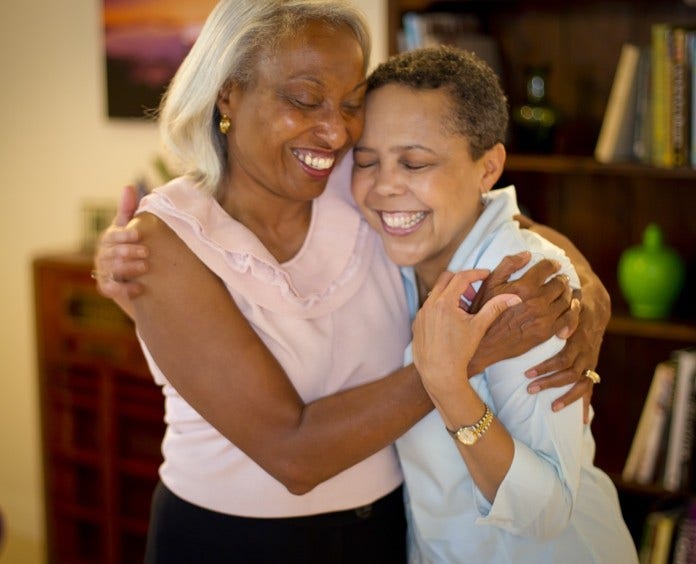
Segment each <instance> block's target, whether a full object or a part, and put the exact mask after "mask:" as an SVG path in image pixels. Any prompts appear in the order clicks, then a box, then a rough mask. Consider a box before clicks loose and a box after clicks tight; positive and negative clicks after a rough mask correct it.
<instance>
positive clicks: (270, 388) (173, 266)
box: [133, 214, 432, 494]
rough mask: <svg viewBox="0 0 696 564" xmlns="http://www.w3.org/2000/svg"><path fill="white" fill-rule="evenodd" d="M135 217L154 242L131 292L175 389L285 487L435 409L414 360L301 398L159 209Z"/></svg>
mask: <svg viewBox="0 0 696 564" xmlns="http://www.w3.org/2000/svg"><path fill="white" fill-rule="evenodd" d="M134 223H135V224H137V229H138V231H139V233H140V236H141V239H142V243H143V244H145V245H147V247H149V249H150V257H149V259H148V262H149V269H148V271H147V272H146V273H145V274H143V275H142V276H140V277H139V282H140V284H141V285H142V292H141V293H140V295H138V296H136V297H134V298H133V307H134V314H135V320H136V325H137V328H138V332H139V334H140V336H141V338H142V339H143V340H144V341H145V342H146V343H147V346H148V349H149V351H150V352H151V354H152V356H153V358H154V359H155V361H156V362H157V365H158V366H159V368H160V369H161V370H162V372H163V373H164V374H165V375H166V376H167V379H168V380H169V381H170V382H171V384H172V385H173V386H174V387H175V388H176V390H177V391H178V392H179V394H180V395H181V396H182V397H183V398H184V399H185V400H186V401H187V402H188V403H189V404H190V405H191V406H192V407H193V408H194V409H196V411H198V412H199V413H200V414H201V415H202V416H203V417H204V418H205V419H206V420H207V421H208V422H209V423H210V424H211V425H213V426H214V427H215V428H216V429H217V430H218V431H219V432H220V433H221V434H223V435H224V436H225V437H227V438H228V439H229V440H230V441H232V442H233V443H234V444H235V445H236V446H238V447H239V448H240V449H241V450H243V451H244V452H245V453H246V454H247V455H248V456H249V457H251V458H252V459H253V460H254V461H255V462H257V463H258V464H259V465H260V466H261V467H263V468H264V469H265V470H266V471H267V472H268V473H269V474H271V475H272V476H273V477H275V478H276V479H277V480H279V481H280V482H282V483H283V484H284V485H285V486H286V487H287V488H288V490H290V491H291V492H293V493H296V494H301V493H305V492H307V491H309V490H311V489H312V488H314V487H315V486H316V485H317V484H319V483H321V482H323V481H325V480H327V479H328V478H330V477H332V476H334V475H336V474H337V473H339V472H341V471H342V470H344V469H346V468H348V467H350V466H352V465H354V464H356V463H357V462H360V461H361V460H363V459H365V458H366V457H368V456H370V455H371V454H374V453H375V452H377V451H379V450H380V449H382V448H384V447H386V446H387V445H389V444H391V443H392V442H393V441H394V440H395V439H396V438H398V437H399V436H400V435H402V434H403V433H404V432H405V431H406V430H407V429H408V428H409V427H411V426H412V425H413V424H414V423H416V422H417V421H418V420H419V419H421V418H422V417H423V416H424V415H425V414H427V413H428V412H429V411H430V410H431V409H432V404H431V402H430V400H429V398H428V396H427V394H426V393H425V391H424V389H423V387H422V384H421V382H420V378H419V376H418V374H417V372H416V370H415V369H414V368H413V366H410V367H407V368H402V369H400V370H397V371H396V372H394V373H392V374H390V375H389V376H387V377H385V378H382V379H380V380H377V381H375V382H372V383H370V384H366V385H362V386H359V387H356V388H353V389H350V390H346V391H343V392H340V393H337V394H334V395H331V396H327V397H324V398H321V399H319V400H316V401H313V402H311V403H308V404H304V403H303V401H302V399H301V398H300V396H299V395H298V393H297V392H296V390H295V389H294V387H293V386H292V384H291V382H290V381H289V379H288V378H287V376H286V375H285V373H284V371H283V369H282V367H281V366H280V365H279V363H278V362H277V361H276V359H275V358H274V357H273V355H272V354H271V353H270V352H269V351H268V349H267V348H266V347H265V345H264V343H263V342H262V340H261V339H260V338H259V337H258V335H257V334H256V332H255V331H254V330H253V329H252V328H251V326H250V325H249V324H248V322H247V321H246V319H245V318H244V317H243V315H242V313H241V312H240V311H239V309H238V308H237V306H236V304H235V303H234V301H233V300H232V299H231V298H230V295H229V293H228V291H227V290H226V288H225V287H224V285H223V284H222V282H221V281H220V279H219V278H218V277H216V276H215V275H214V274H213V273H212V272H210V271H209V270H208V269H207V268H206V267H205V266H204V265H203V264H202V263H201V262H200V260H199V259H198V258H197V257H196V256H195V255H194V254H193V253H192V252H191V251H190V250H189V249H188V247H186V245H185V244H184V243H183V242H182V241H181V240H180V239H179V238H178V237H177V236H176V235H175V234H174V233H173V232H172V231H171V230H170V229H169V228H168V227H167V226H166V225H164V223H163V222H161V221H160V220H159V219H157V218H155V217H154V216H152V215H149V214H143V215H141V216H139V217H138V218H137V219H136V220H135V221H134ZM191 312H195V314H194V315H192V314H191ZM356 354H359V352H356Z"/></svg>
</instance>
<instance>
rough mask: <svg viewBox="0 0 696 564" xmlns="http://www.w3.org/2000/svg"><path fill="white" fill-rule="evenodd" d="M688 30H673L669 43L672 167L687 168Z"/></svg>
mask: <svg viewBox="0 0 696 564" xmlns="http://www.w3.org/2000/svg"><path fill="white" fill-rule="evenodd" d="M687 33H688V30H687V29H686V28H684V27H681V26H675V27H674V28H672V32H671V41H670V42H669V45H668V47H669V49H670V54H669V55H670V56H669V64H670V65H671V77H670V80H671V88H670V96H671V103H670V112H671V113H670V148H671V151H672V165H673V166H685V165H687V164H688V163H689V148H688V142H689V135H690V132H689V122H690V118H689V100H688V98H689V94H688V86H689V83H688V81H689V76H688V75H689V72H688V63H687V51H686V37H687Z"/></svg>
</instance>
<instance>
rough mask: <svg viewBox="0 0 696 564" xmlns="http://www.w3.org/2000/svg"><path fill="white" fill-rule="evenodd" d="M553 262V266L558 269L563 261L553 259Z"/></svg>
mask: <svg viewBox="0 0 696 564" xmlns="http://www.w3.org/2000/svg"><path fill="white" fill-rule="evenodd" d="M551 263H552V264H553V266H554V267H555V268H556V270H558V269H559V268H561V263H560V262H558V261H557V260H555V259H553V260H552V261H551Z"/></svg>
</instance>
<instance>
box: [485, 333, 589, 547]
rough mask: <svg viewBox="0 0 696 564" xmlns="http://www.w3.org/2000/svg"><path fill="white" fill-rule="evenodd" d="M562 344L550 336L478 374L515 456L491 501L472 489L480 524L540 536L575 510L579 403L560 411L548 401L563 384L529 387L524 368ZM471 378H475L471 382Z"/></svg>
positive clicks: (580, 426)
mask: <svg viewBox="0 0 696 564" xmlns="http://www.w3.org/2000/svg"><path fill="white" fill-rule="evenodd" d="M563 345H564V341H562V340H561V339H558V338H557V337H553V338H552V339H550V340H549V341H547V342H545V343H542V344H541V345H539V346H537V347H535V348H534V349H532V350H530V351H529V352H527V353H526V354H524V355H522V356H519V357H516V358H513V359H508V360H505V361H502V362H499V363H497V364H495V365H493V366H491V367H490V368H489V369H487V370H486V372H485V373H484V375H481V376H477V377H476V378H482V379H483V380H484V382H485V385H486V387H487V388H488V391H489V392H490V400H491V402H492V404H493V405H492V409H493V411H494V412H495V413H496V416H497V417H498V419H499V420H500V421H501V423H502V424H503V425H504V426H505V427H506V429H507V430H508V432H509V433H510V434H511V435H512V437H513V441H514V447H515V448H514V457H513V461H512V465H511V467H510V470H509V471H508V473H507V475H506V477H505V479H504V480H503V482H502V484H501V485H500V487H499V489H498V492H497V495H496V497H495V500H494V502H493V503H492V504H490V503H489V502H487V501H486V499H485V498H484V497H483V495H482V494H481V492H480V491H478V490H477V491H475V492H474V495H475V497H476V500H477V505H478V508H479V511H480V513H481V515H482V516H481V517H480V518H479V519H478V520H477V522H478V523H479V524H482V525H483V524H485V525H490V526H495V527H500V528H501V529H504V530H506V531H508V532H510V533H512V534H515V535H521V536H525V537H532V538H536V539H540V540H544V539H548V538H552V537H554V536H556V535H558V534H560V533H561V532H562V531H563V530H564V529H565V528H566V526H567V524H568V521H569V519H570V517H571V514H572V511H573V504H574V502H575V498H576V494H577V489H578V484H579V481H580V467H581V463H582V441H583V438H582V436H583V422H582V403H581V402H575V403H573V404H571V405H569V406H567V407H566V408H564V409H562V410H561V411H559V412H556V413H554V412H553V411H551V403H552V402H553V400H554V399H555V398H557V397H558V396H560V395H561V394H562V393H563V392H564V391H565V390H566V389H568V387H569V386H568V387H566V388H552V389H550V390H544V391H542V392H539V393H537V394H530V393H528V392H527V385H528V384H529V380H528V379H527V378H525V376H524V374H523V373H524V371H525V370H527V369H528V368H530V367H531V366H534V365H535V364H537V363H539V362H541V361H543V360H545V359H548V358H550V357H551V356H553V355H554V354H556V353H557V352H558V351H559V350H560V349H561V348H562V347H563ZM472 383H473V382H472Z"/></svg>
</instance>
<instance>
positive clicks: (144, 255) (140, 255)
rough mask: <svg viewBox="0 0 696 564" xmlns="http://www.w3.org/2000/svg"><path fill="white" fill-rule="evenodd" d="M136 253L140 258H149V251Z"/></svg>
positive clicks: (139, 250)
mask: <svg viewBox="0 0 696 564" xmlns="http://www.w3.org/2000/svg"><path fill="white" fill-rule="evenodd" d="M136 253H137V255H138V258H145V257H146V256H147V251H146V250H145V249H138V250H137V251H136Z"/></svg>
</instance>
